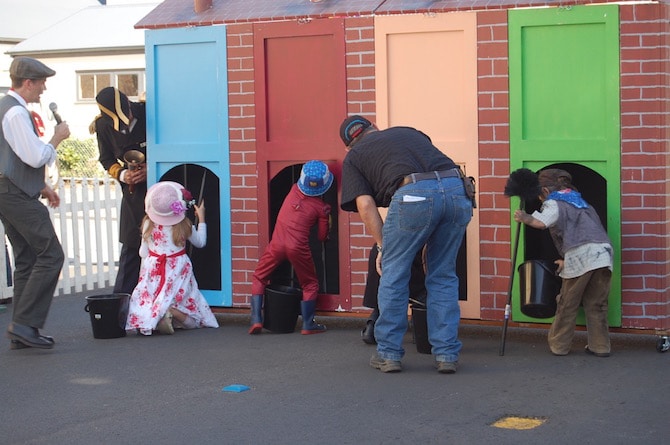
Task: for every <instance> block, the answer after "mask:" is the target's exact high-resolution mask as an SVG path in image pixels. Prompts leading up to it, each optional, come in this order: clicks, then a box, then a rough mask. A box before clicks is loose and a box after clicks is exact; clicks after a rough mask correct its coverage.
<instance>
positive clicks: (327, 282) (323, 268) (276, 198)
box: [269, 164, 340, 294]
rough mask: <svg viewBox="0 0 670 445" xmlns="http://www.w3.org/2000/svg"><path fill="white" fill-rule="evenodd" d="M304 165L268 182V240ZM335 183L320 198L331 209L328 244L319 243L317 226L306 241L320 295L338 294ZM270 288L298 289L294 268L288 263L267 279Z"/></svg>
mask: <svg viewBox="0 0 670 445" xmlns="http://www.w3.org/2000/svg"><path fill="white" fill-rule="evenodd" d="M302 166H303V164H293V165H290V166H288V167H286V168H284V169H283V170H281V171H280V172H279V173H277V174H276V175H275V177H274V178H272V179H271V180H270V187H269V193H270V201H269V206H270V209H269V210H270V211H269V219H270V221H269V222H270V233H269V236H270V238H271V237H272V232H273V231H274V228H275V224H276V222H277V215H278V214H279V209H280V208H281V205H282V204H283V202H284V198H286V195H287V194H288V192H289V191H290V190H291V187H292V186H293V184H295V183H296V182H297V181H298V179H299V178H300V171H301V170H302ZM337 188H338V185H337V179H334V180H333V185H332V186H331V187H330V188H329V189H328V191H327V192H326V193H325V194H324V195H323V196H321V199H323V200H324V201H325V202H327V203H328V204H330V206H331V209H332V210H331V213H330V214H331V219H332V223H331V226H330V233H329V236H328V241H326V242H321V241H319V240H318V237H317V228H316V226H313V227H312V230H311V232H310V237H309V247H310V250H311V252H312V259H313V260H314V266H315V268H316V275H317V277H318V278H319V293H320V294H339V293H340V269H339V263H340V259H339V242H338V230H337V228H338V211H337V209H338V207H337V206H338V204H337ZM270 281H271V282H272V283H273V284H281V285H284V286H291V287H300V283H299V282H298V277H297V275H296V273H295V271H294V270H293V267H292V266H291V264H290V263H289V262H288V261H285V262H284V263H282V264H281V265H280V266H279V267H278V268H277V269H275V271H274V272H273V273H272V275H271V277H270Z"/></svg>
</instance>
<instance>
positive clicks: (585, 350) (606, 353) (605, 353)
mask: <svg viewBox="0 0 670 445" xmlns="http://www.w3.org/2000/svg"><path fill="white" fill-rule="evenodd" d="M584 352H586V353H587V354H591V355H595V356H596V357H609V356H610V353H609V352H594V351H592V350H590V349H589V345H586V346H584Z"/></svg>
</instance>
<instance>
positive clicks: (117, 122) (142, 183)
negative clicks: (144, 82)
mask: <svg viewBox="0 0 670 445" xmlns="http://www.w3.org/2000/svg"><path fill="white" fill-rule="evenodd" d="M95 100H96V102H97V103H98V108H100V112H101V113H100V115H98V116H97V117H96V118H95V120H94V121H93V123H92V124H91V127H90V130H91V133H96V134H97V138H98V150H99V151H100V157H99V161H100V164H101V165H102V167H103V168H104V169H105V170H106V171H107V173H109V175H110V176H111V177H112V178H114V179H116V180H117V181H119V184H120V185H121V190H122V192H123V198H122V199H121V216H120V221H119V242H121V243H122V247H121V254H120V255H119V268H118V271H117V274H116V282H115V283H114V292H119V293H128V294H130V293H132V292H133V289H135V286H136V285H137V280H138V278H139V273H140V262H141V260H140V255H139V248H140V243H141V240H142V237H141V227H140V225H141V224H142V219H143V218H144V198H145V196H146V193H147V182H146V181H147V171H146V163H145V162H144V160H145V159H146V145H147V143H146V139H147V137H146V110H145V104H144V103H141V102H131V101H130V100H129V99H128V97H127V96H126V95H125V94H123V93H122V92H120V91H119V90H118V89H116V88H114V87H106V88H103V89H102V90H100V92H99V93H98V95H97V96H96V98H95ZM131 150H134V151H131ZM129 152H130V155H131V156H129ZM132 156H135V157H134V158H132V160H131V157H132Z"/></svg>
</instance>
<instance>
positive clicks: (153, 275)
mask: <svg viewBox="0 0 670 445" xmlns="http://www.w3.org/2000/svg"><path fill="white" fill-rule="evenodd" d="M189 241H190V242H191V244H193V246H194V247H203V246H204V245H205V243H206V242H207V225H206V224H205V223H201V224H199V225H198V229H197V230H196V229H195V227H193V231H192V233H191V237H190V238H189ZM140 256H141V257H142V266H141V268H140V278H139V281H138V283H137V286H136V287H135V290H133V294H132V296H131V297H130V306H129V311H128V319H127V321H126V330H133V329H139V330H140V331H141V332H142V333H146V334H148V333H150V332H151V330H154V329H156V325H157V324H158V322H159V321H160V320H161V318H163V315H165V313H166V312H167V310H168V308H169V307H173V308H176V309H177V310H179V311H181V312H183V313H184V314H186V315H188V316H189V317H191V318H192V319H193V321H194V322H195V325H196V327H198V328H204V327H208V328H218V327H219V323H218V322H217V321H216V318H215V317H214V314H213V313H212V310H211V309H210V308H209V305H208V304H207V300H205V297H204V296H203V295H202V293H201V292H200V289H198V283H197V282H196V281H195V276H194V275H193V265H192V263H191V260H190V258H189V257H188V255H187V254H186V251H185V249H184V247H178V246H176V245H175V244H174V242H173V241H172V226H162V225H158V224H156V225H155V226H154V229H153V232H152V234H151V237H150V239H149V241H148V242H147V241H146V240H144V238H142V244H141V246H140Z"/></svg>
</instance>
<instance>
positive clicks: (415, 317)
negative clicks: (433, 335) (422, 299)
mask: <svg viewBox="0 0 670 445" xmlns="http://www.w3.org/2000/svg"><path fill="white" fill-rule="evenodd" d="M412 329H413V330H414V343H415V344H416V350H417V352H419V353H420V354H430V353H431V349H432V346H431V345H430V342H429V341H428V320H427V312H426V308H425V306H423V305H418V304H412Z"/></svg>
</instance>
